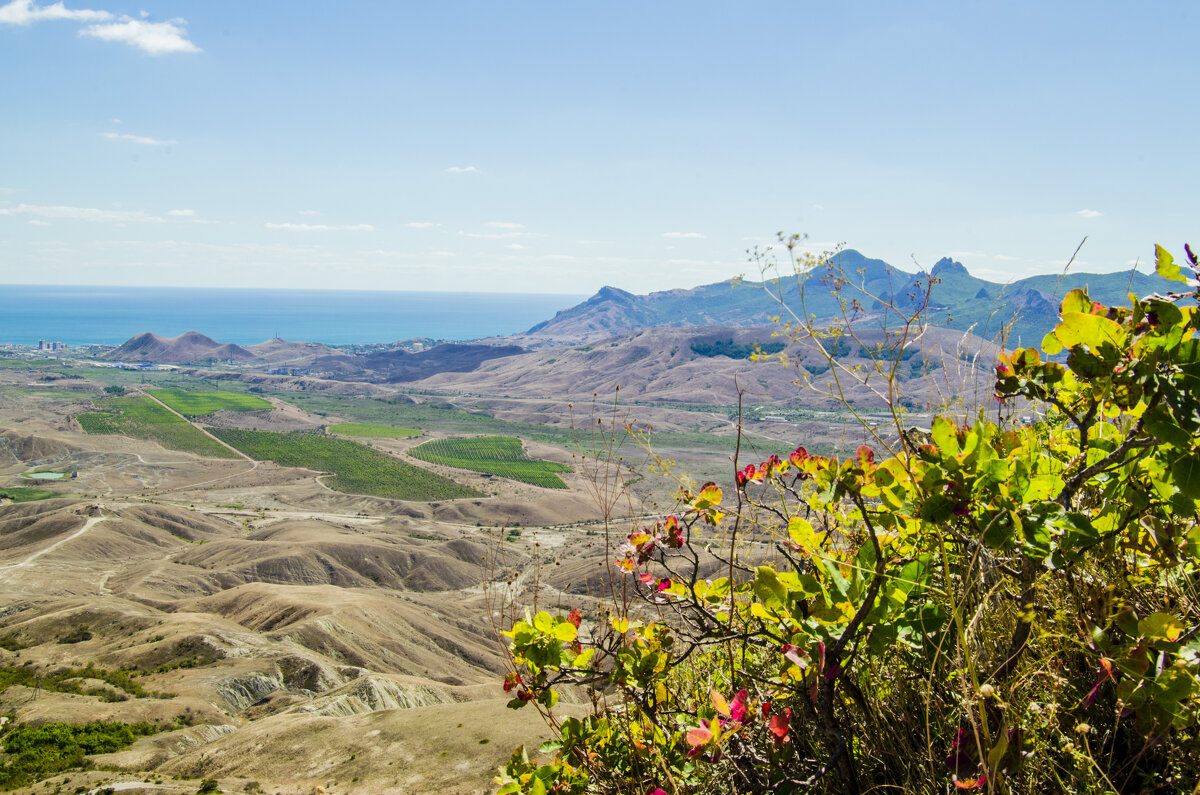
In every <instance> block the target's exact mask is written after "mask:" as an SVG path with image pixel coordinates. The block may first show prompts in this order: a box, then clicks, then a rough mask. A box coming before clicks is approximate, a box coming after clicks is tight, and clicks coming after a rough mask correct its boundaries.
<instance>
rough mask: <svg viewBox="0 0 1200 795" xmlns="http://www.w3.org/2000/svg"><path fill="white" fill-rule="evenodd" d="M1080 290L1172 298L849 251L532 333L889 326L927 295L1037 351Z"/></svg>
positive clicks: (606, 302)
mask: <svg viewBox="0 0 1200 795" xmlns="http://www.w3.org/2000/svg"><path fill="white" fill-rule="evenodd" d="M931 279H932V280H933V286H932V288H930V287H929V285H930V281H931ZM1076 287H1087V288H1088V290H1089V292H1090V294H1091V295H1092V297H1093V298H1095V299H1096V300H1098V301H1102V302H1105V303H1124V300H1125V294H1126V293H1127V292H1130V291H1132V292H1135V293H1139V294H1144V293H1149V292H1154V291H1156V290H1164V289H1167V288H1168V283H1167V282H1166V281H1165V280H1163V279H1160V278H1158V277H1157V276H1149V275H1147V274H1144V273H1139V272H1129V271H1126V272H1124V273H1107V274H1094V273H1092V274H1089V273H1067V274H1065V275H1061V276H1058V275H1044V276H1033V277H1029V278H1026V279H1019V280H1016V281H1013V282H1010V283H1008V284H1000V283H997V282H990V281H987V280H985V279H980V278H978V277H976V276H972V275H971V274H970V273H969V272H968V271H967V269H966V268H965V267H964V266H963V265H962V263H960V262H956V261H954V260H952V259H950V258H943V259H941V260H939V261H938V262H937V263H936V264H935V265H934V266H933V268H932V269H931V271H930V272H928V273H926V272H920V273H907V272H905V271H902V270H899V269H897V268H894V267H892V266H891V265H889V264H888V263H886V262H884V261H883V260H878V259H871V258H869V257H866V256H864V255H863V254H861V253H860V252H858V251H854V250H853V249H849V250H846V251H842V252H839V253H838V254H836V255H835V256H834V257H833V258H832V259H831V260H830V261H829V263H828V264H826V265H823V266H819V267H817V268H814V269H813V270H811V271H808V272H806V273H804V274H801V275H799V276H792V275H787V276H785V277H783V278H781V279H779V280H777V281H775V280H767V281H763V282H748V281H747V282H741V283H738V284H735V283H734V282H733V281H726V282H717V283H715V284H708V285H703V286H700V287H695V288H692V289H690V290H667V291H663V292H657V293H650V294H648V295H634V294H632V293H628V292H626V291H624V290H619V289H617V288H615V287H604V288H602V289H601V290H600V291H599V292H597V293H596V295H594V296H592V297H591V298H589V299H588V300H587V301H584V302H583V303H581V304H579V305H577V306H574V307H571V308H570V309H565V310H563V311H561V312H559V313H558V314H557V315H555V316H554V317H553V318H551V319H550V320H547V321H545V322H543V323H539V324H538V325H536V326H534V327H533V328H531V329H530V330H529V331H528V332H527V334H528V335H529V336H531V337H534V338H541V339H545V340H552V341H556V342H576V343H577V342H588V341H594V340H599V339H604V338H607V337H611V336H613V335H616V334H624V333H630V332H633V331H637V330H639V329H644V328H649V327H655V326H667V327H692V326H738V327H745V326H762V325H769V324H770V322H771V318H772V317H774V316H777V315H781V314H782V315H784V316H785V317H786V316H787V312H788V311H789V310H790V311H791V312H793V313H795V314H797V315H800V316H805V317H811V316H814V315H815V316H816V317H817V319H818V321H821V320H827V319H831V318H833V317H836V316H838V315H840V314H841V313H842V312H843V311H844V307H843V304H844V303H846V302H850V301H855V300H857V301H858V302H859V304H860V306H859V307H857V308H856V309H855V311H856V312H857V314H858V315H859V316H860V317H861V316H863V315H867V316H872V315H873V316H875V317H877V318H878V319H879V320H880V321H881V322H884V323H887V322H889V321H892V322H894V321H896V320H898V319H899V315H897V314H896V313H895V312H889V311H885V305H886V304H892V305H894V306H896V307H897V308H898V309H900V310H901V311H903V312H906V313H909V312H912V311H915V310H916V309H917V308H918V307H920V306H921V305H922V304H923V303H924V299H925V295H926V292H927V291H928V297H929V300H928V306H927V311H928V317H927V320H928V322H929V323H930V324H933V325H938V326H944V327H946V328H951V329H956V330H959V331H966V330H971V331H972V332H973V333H974V334H976V335H978V336H981V337H984V338H988V339H991V338H994V337H996V336H997V335H998V334H1000V333H1001V332H1002V331H1003V330H1004V327H1005V326H1009V327H1010V329H1009V337H1010V338H1012V337H1015V336H1020V337H1022V338H1024V339H1025V340H1026V344H1030V343H1031V342H1037V341H1040V339H1041V337H1042V336H1043V335H1044V334H1045V333H1046V332H1047V331H1049V330H1050V329H1051V328H1052V327H1053V323H1054V320H1055V318H1056V316H1057V310H1058V304H1059V301H1060V300H1061V297H1062V296H1063V295H1065V294H1066V293H1067V292H1068V291H1069V290H1071V289H1074V288H1076ZM858 288H861V289H858ZM864 293H865V295H864ZM781 301H782V305H781ZM785 307H786V308H785ZM1014 341H1015V340H1014Z"/></svg>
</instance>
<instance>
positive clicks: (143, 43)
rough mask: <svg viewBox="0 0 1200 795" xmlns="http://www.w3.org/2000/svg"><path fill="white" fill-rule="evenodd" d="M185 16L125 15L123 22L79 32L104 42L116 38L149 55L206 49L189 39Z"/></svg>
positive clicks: (91, 26) (97, 26)
mask: <svg viewBox="0 0 1200 795" xmlns="http://www.w3.org/2000/svg"><path fill="white" fill-rule="evenodd" d="M186 24H187V22H186V21H185V20H182V19H172V20H171V21H169V22H146V21H145V20H141V19H130V18H129V17H123V18H122V20H121V21H120V22H108V23H105V24H101V25H88V26H87V27H86V28H84V29H83V30H81V31H79V35H80V36H90V37H91V38H93V39H100V40H101V41H117V42H121V43H122V44H128V45H129V46H130V47H135V48H137V49H139V50H141V51H142V52H144V53H147V54H148V55H168V54H170V53H176V52H203V50H201V49H200V48H199V47H197V46H196V45H195V44H192V42H190V41H188V37H187V30H185V29H184V25H186Z"/></svg>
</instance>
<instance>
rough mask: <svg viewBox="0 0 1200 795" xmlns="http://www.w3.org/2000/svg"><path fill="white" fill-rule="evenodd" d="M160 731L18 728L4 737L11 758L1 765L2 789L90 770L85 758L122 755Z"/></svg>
mask: <svg viewBox="0 0 1200 795" xmlns="http://www.w3.org/2000/svg"><path fill="white" fill-rule="evenodd" d="M158 730H159V727H157V726H155V725H153V724H151V723H148V722H146V721H142V722H141V723H114V722H107V721H95V722H93V723H85V724H83V725H79V726H77V725H74V724H70V723H45V724H42V725H41V726H29V725H25V724H21V725H18V726H16V727H15V728H13V729H12V731H10V732H8V734H6V735H4V740H3V744H4V750H5V752H7V753H8V754H10V756H9V758H8V759H6V760H5V762H4V764H3V765H0V789H16V788H17V787H25V786H28V785H30V784H32V783H34V782H36V781H41V780H42V779H46V778H49V777H50V776H53V775H55V774H57V773H61V772H62V771H64V770H71V769H72V768H79V767H86V766H87V762H86V760H85V759H84V756H85V755H89V754H108V753H112V752H113V751H120V750H121V749H122V748H125V747H127V746H129V745H132V744H133V741H134V740H136V739H137V738H138V737H141V736H144V735H147V734H154V733H155V732H157V731H158Z"/></svg>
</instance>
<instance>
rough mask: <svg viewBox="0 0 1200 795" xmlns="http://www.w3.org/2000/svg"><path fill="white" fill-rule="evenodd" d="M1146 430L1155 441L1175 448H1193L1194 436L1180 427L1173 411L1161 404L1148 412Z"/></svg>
mask: <svg viewBox="0 0 1200 795" xmlns="http://www.w3.org/2000/svg"><path fill="white" fill-rule="evenodd" d="M1145 423H1146V430H1147V431H1149V432H1150V434H1151V435H1152V436H1154V438H1155V439H1158V440H1159V441H1160V442H1165V443H1167V444H1169V445H1174V446H1175V447H1191V445H1192V435H1191V434H1190V433H1188V432H1187V431H1185V430H1184V429H1183V428H1181V427H1179V423H1177V422H1176V421H1175V418H1174V417H1172V416H1171V410H1170V409H1169V408H1167V406H1165V405H1163V404H1162V403H1159V404H1158V405H1157V406H1155V407H1154V408H1152V409H1150V411H1147V412H1146V419H1145Z"/></svg>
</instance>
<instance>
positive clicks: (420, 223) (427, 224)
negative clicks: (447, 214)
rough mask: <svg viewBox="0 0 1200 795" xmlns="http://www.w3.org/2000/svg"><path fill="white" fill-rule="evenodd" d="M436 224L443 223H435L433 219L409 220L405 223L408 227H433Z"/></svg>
mask: <svg viewBox="0 0 1200 795" xmlns="http://www.w3.org/2000/svg"><path fill="white" fill-rule="evenodd" d="M435 226H441V224H435V223H434V222H433V221H409V222H408V223H407V224H405V225H404V227H405V228H406V229H433V228H434V227H435Z"/></svg>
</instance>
